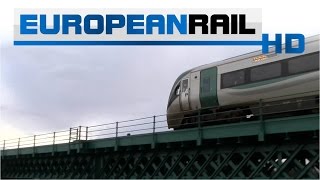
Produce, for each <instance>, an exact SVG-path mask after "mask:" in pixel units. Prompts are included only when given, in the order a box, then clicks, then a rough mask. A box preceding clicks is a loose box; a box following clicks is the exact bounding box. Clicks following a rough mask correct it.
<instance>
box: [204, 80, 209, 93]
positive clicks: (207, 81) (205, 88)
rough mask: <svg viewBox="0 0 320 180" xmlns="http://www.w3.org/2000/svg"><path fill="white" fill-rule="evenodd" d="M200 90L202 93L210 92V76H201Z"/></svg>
mask: <svg viewBox="0 0 320 180" xmlns="http://www.w3.org/2000/svg"><path fill="white" fill-rule="evenodd" d="M202 92H203V93H208V92H210V77H204V78H203V86H202Z"/></svg>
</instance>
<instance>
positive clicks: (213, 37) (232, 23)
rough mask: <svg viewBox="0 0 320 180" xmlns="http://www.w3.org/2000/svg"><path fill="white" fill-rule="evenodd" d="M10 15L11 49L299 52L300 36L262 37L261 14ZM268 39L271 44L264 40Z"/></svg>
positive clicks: (112, 12)
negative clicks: (165, 47) (159, 48)
mask: <svg viewBox="0 0 320 180" xmlns="http://www.w3.org/2000/svg"><path fill="white" fill-rule="evenodd" d="M77 11H78V12H75V11H74V10H52V9H48V10H35V9H19V10H16V11H15V27H14V31H15V39H14V45H124V46H125V45H140V46H141V45H158V46H159V45H171V46H174V45H175V46H176V45H193V46H199V45H221V46H262V51H263V53H269V52H268V51H269V47H270V46H274V47H275V52H276V53H282V48H283V47H282V39H283V38H284V39H285V46H286V48H285V53H303V52H304V46H305V45H304V44H305V43H304V39H305V38H304V35H303V34H285V35H284V36H283V35H282V34H276V35H275V36H274V37H269V34H263V33H262V23H261V19H262V15H261V9H205V10H201V11H200V10H159V9H157V10H149V11H146V10H140V9H129V10H128V9H126V10H119V9H118V10H117V9H111V10H77ZM271 38H274V40H270V39H271Z"/></svg>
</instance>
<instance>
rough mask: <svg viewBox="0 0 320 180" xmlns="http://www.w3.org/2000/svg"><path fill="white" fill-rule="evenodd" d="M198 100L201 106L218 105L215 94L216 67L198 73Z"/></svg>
mask: <svg viewBox="0 0 320 180" xmlns="http://www.w3.org/2000/svg"><path fill="white" fill-rule="evenodd" d="M200 77H201V81H200V102H201V107H202V108H205V107H211V106H218V105H219V103H218V96H217V67H212V68H209V69H205V70H202V71H201V74H200Z"/></svg>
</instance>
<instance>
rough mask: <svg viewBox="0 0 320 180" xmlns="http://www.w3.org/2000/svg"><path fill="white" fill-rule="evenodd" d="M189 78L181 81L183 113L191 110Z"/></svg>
mask: <svg viewBox="0 0 320 180" xmlns="http://www.w3.org/2000/svg"><path fill="white" fill-rule="evenodd" d="M189 86H190V80H189V77H188V78H185V79H182V81H181V93H180V106H181V109H182V110H183V111H187V110H190V105H189V91H190V87H189Z"/></svg>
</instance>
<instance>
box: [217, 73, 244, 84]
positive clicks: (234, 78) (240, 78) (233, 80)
mask: <svg viewBox="0 0 320 180" xmlns="http://www.w3.org/2000/svg"><path fill="white" fill-rule="evenodd" d="M221 79H222V88H228V87H233V86H237V85H241V84H243V83H244V70H241V71H234V72H230V73H225V74H222V76H221Z"/></svg>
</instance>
